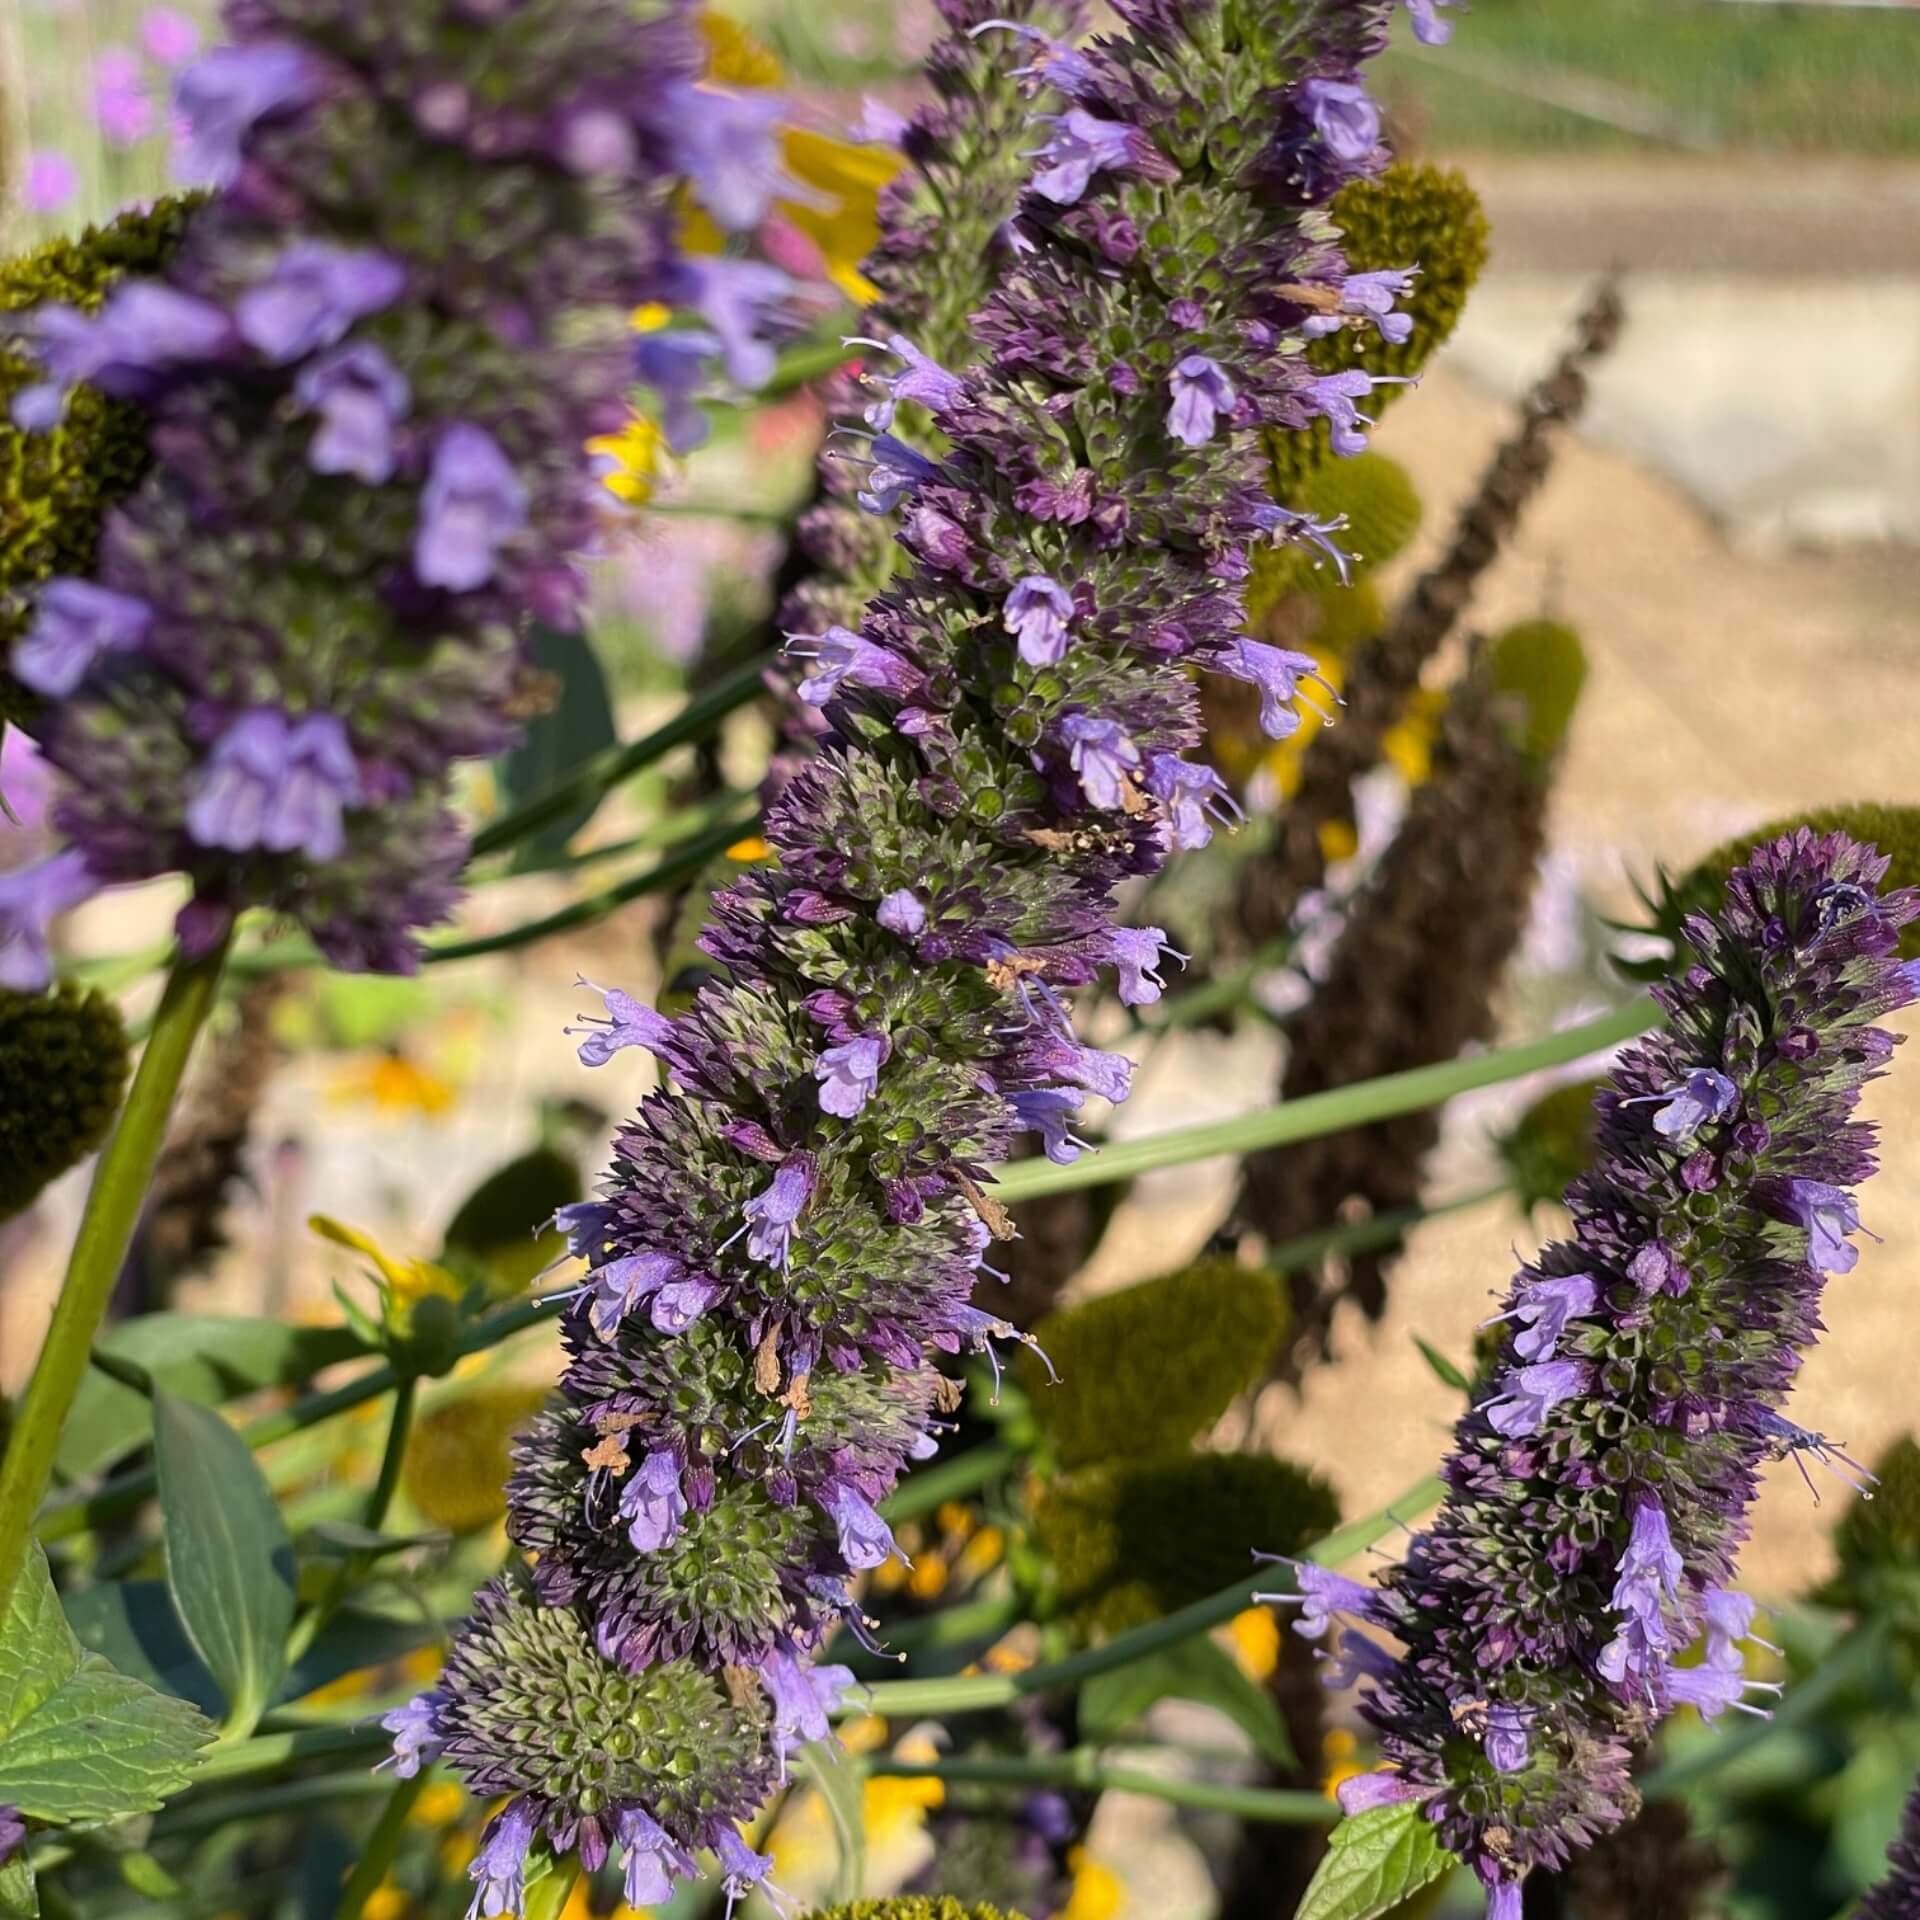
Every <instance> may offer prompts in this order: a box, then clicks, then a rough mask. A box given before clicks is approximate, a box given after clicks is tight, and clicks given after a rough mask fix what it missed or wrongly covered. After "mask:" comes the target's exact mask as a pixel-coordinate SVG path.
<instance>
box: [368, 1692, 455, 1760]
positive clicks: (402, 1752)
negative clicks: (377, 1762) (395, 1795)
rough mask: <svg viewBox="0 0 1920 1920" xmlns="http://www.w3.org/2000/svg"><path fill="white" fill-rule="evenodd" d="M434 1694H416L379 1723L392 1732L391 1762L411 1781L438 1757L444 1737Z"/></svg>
mask: <svg viewBox="0 0 1920 1920" xmlns="http://www.w3.org/2000/svg"><path fill="white" fill-rule="evenodd" d="M439 1705H440V1696H439V1695H438V1694H437V1693H416V1694H415V1695H414V1696H413V1698H412V1699H411V1700H409V1701H408V1702H407V1704H406V1705H405V1706H404V1707H395V1708H394V1710H393V1711H392V1712H391V1713H389V1714H386V1715H383V1716H382V1718H381V1721H380V1724H381V1725H382V1726H383V1727H385V1728H386V1730H387V1731H388V1732H389V1733H390V1734H392V1735H393V1755H392V1758H391V1760H390V1761H388V1762H384V1763H383V1764H386V1765H391V1766H392V1768H393V1770H394V1772H395V1773H396V1774H398V1775H399V1777H400V1778H401V1779H402V1780H411V1779H412V1778H413V1776H414V1775H415V1774H416V1773H418V1772H419V1771H420V1769H421V1768H422V1767H430V1766H432V1765H433V1763H434V1762H435V1761H436V1760H438V1759H439V1758H440V1755H441V1753H442V1752H443V1751H444V1750H445V1747H446V1738H445V1736H444V1735H443V1734H442V1732H441V1731H440V1723H439V1719H438V1717H437V1709H438V1707H439Z"/></svg>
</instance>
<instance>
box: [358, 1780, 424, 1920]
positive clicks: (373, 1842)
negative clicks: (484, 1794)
mask: <svg viewBox="0 0 1920 1920" xmlns="http://www.w3.org/2000/svg"><path fill="white" fill-rule="evenodd" d="M432 1778H433V1769H432V1768H431V1767H422V1768H421V1769H420V1771H419V1772H418V1773H416V1774H415V1775H414V1776H413V1778H412V1779H411V1780H401V1781H397V1782H396V1783H395V1785H394V1789H393V1792H392V1793H391V1794H390V1795H389V1796H388V1799H387V1804H386V1805H385V1806H384V1807H382V1808H381V1809H380V1818H379V1819H378V1820H377V1821H376V1822H375V1823H374V1828H373V1831H372V1833H370V1834H369V1835H368V1836H367V1844H366V1848H365V1850H364V1851H363V1852H362V1853H361V1855H360V1859H359V1861H358V1863H357V1864H356V1865H355V1867H354V1869H353V1875H352V1877H351V1878H350V1879H349V1880H348V1881H347V1884H346V1887H345V1888H344V1889H343V1890H342V1892H341V1895H340V1904H339V1905H338V1906H337V1907H335V1908H334V1910H333V1920H360V1916H361V1914H362V1913H363V1912H364V1911H365V1909H366V1904H367V1902H368V1901H369V1900H370V1899H372V1897H373V1895H374V1893H375V1891H376V1890H377V1889H378V1887H379V1885H380V1883H381V1882H382V1881H383V1880H384V1879H386V1877H387V1869H388V1868H389V1867H391V1866H392V1865H393V1856H394V1855H395V1854H396V1853H398V1852H399V1851H400V1842H401V1840H402V1839H403V1838H405V1836H406V1831H407V1817H408V1816H409V1815H410V1814H411V1813H412V1812H413V1807H414V1802H415V1801H417V1800H418V1799H419V1798H420V1796H421V1794H423V1793H424V1792H425V1791H426V1790H427V1782H428V1781H429V1780H431V1779H432Z"/></svg>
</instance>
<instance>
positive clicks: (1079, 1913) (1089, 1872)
mask: <svg viewBox="0 0 1920 1920" xmlns="http://www.w3.org/2000/svg"><path fill="white" fill-rule="evenodd" d="M1067 1865H1068V1866H1069V1867H1071V1868H1072V1869H1073V1891H1072V1892H1071V1893H1070V1894H1068V1896H1067V1904H1066V1905H1065V1906H1064V1907H1062V1908H1061V1909H1060V1920H1113V1916H1114V1915H1115V1914H1116V1913H1118V1912H1119V1911H1120V1908H1121V1905H1122V1904H1123V1903H1124V1901H1125V1899H1126V1888H1125V1887H1123V1886H1122V1885H1121V1884H1120V1878H1119V1876H1118V1875H1117V1874H1116V1873H1114V1872H1113V1871H1112V1869H1111V1868H1108V1867H1103V1866H1102V1865H1101V1864H1100V1862H1099V1861H1098V1860H1096V1859H1094V1858H1093V1856H1092V1855H1091V1854H1089V1853H1088V1852H1087V1850H1086V1848H1085V1847H1075V1848H1074V1850H1073V1851H1072V1852H1071V1853H1070V1854H1068V1855H1067Z"/></svg>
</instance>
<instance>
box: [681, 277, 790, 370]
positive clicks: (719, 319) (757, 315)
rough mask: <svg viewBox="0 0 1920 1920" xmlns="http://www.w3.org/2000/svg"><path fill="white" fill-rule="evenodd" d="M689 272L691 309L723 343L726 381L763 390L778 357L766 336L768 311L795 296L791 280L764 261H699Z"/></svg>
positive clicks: (722, 350)
mask: <svg viewBox="0 0 1920 1920" xmlns="http://www.w3.org/2000/svg"><path fill="white" fill-rule="evenodd" d="M685 272H686V276H687V280H688V284H689V288H690V292H689V297H688V304H689V305H691V306H692V307H694V308H695V309H696V310H697V311H698V312H699V313H700V314H701V316H702V317H703V318H704V319H705V320H706V322H707V324H708V325H709V326H710V327H711V328H712V329H713V332H714V336H715V337H716V338H717V339H718V340H719V342H720V353H721V357H722V359H723V361H724V363H725V365H726V370H727V378H728V379H729V380H731V381H732V382H733V384H734V385H735V386H737V387H740V388H742V389H743V390H745V391H747V392H749V393H751V392H752V391H754V390H755V389H756V388H759V387H763V386H765V385H766V383H767V381H768V380H769V379H770V378H771V377H772V375H773V368H774V357H775V356H774V350H773V347H772V344H771V343H770V342H769V341H768V340H767V338H766V337H765V332H764V328H765V325H766V316H767V312H768V310H769V309H771V308H775V307H778V306H779V305H781V303H782V302H784V301H785V300H787V299H788V298H789V297H790V296H791V294H792V292H793V281H792V280H791V279H790V278H789V277H788V276H787V275H786V274H784V273H782V272H781V271H780V269H779V268H778V267H770V266H768V265H767V264H766V263H765V262H764V261H761V260H733V259H719V260H697V261H694V262H691V263H690V264H689V265H688V266H687V267H686V269H685ZM683 337H685V336H683Z"/></svg>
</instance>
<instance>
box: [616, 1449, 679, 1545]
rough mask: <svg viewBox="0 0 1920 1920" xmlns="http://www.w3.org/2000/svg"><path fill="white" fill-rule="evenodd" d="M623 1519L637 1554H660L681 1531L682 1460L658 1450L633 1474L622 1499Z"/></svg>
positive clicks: (644, 1460) (641, 1463)
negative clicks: (661, 1549)
mask: <svg viewBox="0 0 1920 1920" xmlns="http://www.w3.org/2000/svg"><path fill="white" fill-rule="evenodd" d="M620 1517H621V1519H623V1520H624V1521H626V1523H627V1541H628V1544H629V1545H630V1546H631V1547H632V1548H633V1550H634V1552H635V1553H657V1552H658V1551H659V1550H660V1548H662V1547H664V1546H665V1545H666V1544H667V1542H668V1541H669V1540H671V1539H672V1538H673V1536H674V1535H675V1534H676V1533H678V1532H679V1531H680V1523H681V1521H683V1520H684V1519H685V1518H686V1517H687V1497H686V1495H685V1494H684V1493H682V1492H681V1490H680V1456H679V1454H678V1453H677V1452H676V1451H674V1449H672V1448H671V1447H656V1448H655V1449H654V1450H653V1451H652V1452H651V1453H649V1454H648V1455H647V1456H646V1458H645V1459H643V1460H642V1461H641V1462H640V1465H639V1466H638V1467H637V1468H636V1469H635V1470H634V1475H633V1478H632V1479H631V1480H629V1481H628V1482H627V1485H626V1490H625V1491H624V1492H623V1493H622V1494H621V1496H620Z"/></svg>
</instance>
